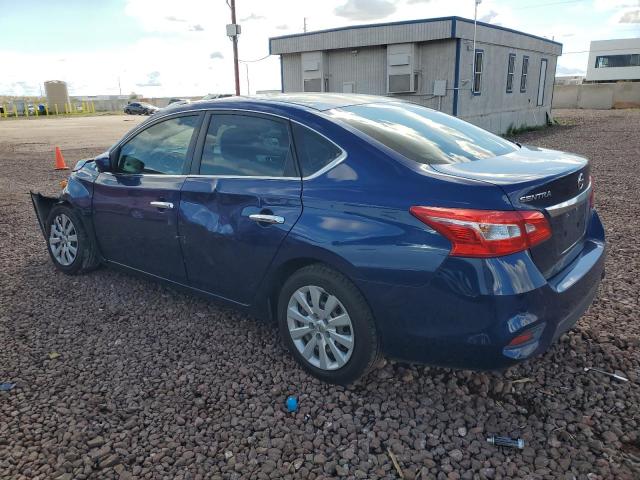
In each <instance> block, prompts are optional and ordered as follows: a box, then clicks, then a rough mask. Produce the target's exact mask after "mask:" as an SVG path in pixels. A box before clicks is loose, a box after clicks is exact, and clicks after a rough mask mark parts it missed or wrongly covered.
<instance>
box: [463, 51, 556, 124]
mask: <svg viewBox="0 0 640 480" xmlns="http://www.w3.org/2000/svg"><path fill="white" fill-rule="evenodd" d="M467 44H468V46H469V48H467V45H465V42H464V41H463V43H462V48H461V52H460V79H461V83H460V92H459V100H458V102H459V103H458V114H459V116H460V117H462V118H464V119H465V120H468V121H470V122H472V123H474V124H476V125H479V126H481V127H483V128H486V129H488V130H491V131H493V132H496V133H505V132H506V131H507V130H508V129H509V128H510V127H515V128H520V127H523V126H534V125H544V124H545V122H546V114H547V113H549V114H550V113H551V98H552V92H553V80H554V78H553V76H554V72H555V67H556V60H557V57H556V56H554V55H547V54H541V53H540V52H536V51H531V50H522V49H517V48H509V47H504V46H501V45H488V44H484V43H480V42H478V44H477V48H479V49H483V50H484V59H483V61H484V67H483V78H482V91H481V92H480V95H472V94H471V82H472V78H473V75H472V70H473V54H472V51H471V50H472V47H471V44H470V43H468V42H467ZM510 53H515V54H516V64H515V74H514V78H513V81H514V88H513V92H512V93H507V92H506V85H507V64H508V61H509V54H510ZM525 55H526V56H528V57H529V73H528V79H527V90H526V92H524V93H522V92H520V88H519V86H520V78H521V75H522V58H523V56H525ZM542 58H546V59H547V61H548V64H547V75H546V84H545V94H544V104H543V105H542V106H539V107H538V106H536V101H537V98H538V81H539V72H540V61H541V59H542ZM464 80H467V82H464Z"/></svg>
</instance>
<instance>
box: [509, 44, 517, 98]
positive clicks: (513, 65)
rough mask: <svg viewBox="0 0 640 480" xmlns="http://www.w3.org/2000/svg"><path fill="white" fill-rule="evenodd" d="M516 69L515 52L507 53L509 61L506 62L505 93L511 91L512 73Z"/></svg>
mask: <svg viewBox="0 0 640 480" xmlns="http://www.w3.org/2000/svg"><path fill="white" fill-rule="evenodd" d="M515 70H516V54H515V53H510V54H509V63H508V64H507V93H511V92H513V74H514V72H515Z"/></svg>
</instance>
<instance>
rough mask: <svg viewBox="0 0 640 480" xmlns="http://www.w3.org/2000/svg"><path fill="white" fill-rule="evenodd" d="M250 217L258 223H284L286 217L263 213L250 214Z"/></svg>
mask: <svg viewBox="0 0 640 480" xmlns="http://www.w3.org/2000/svg"><path fill="white" fill-rule="evenodd" d="M249 218H250V219H251V220H253V221H254V222H258V223H270V224H274V223H278V224H281V223H284V217H281V216H280V215H265V214H263V213H254V214H252V215H249Z"/></svg>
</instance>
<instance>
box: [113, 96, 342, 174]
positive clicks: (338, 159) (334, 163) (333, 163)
mask: <svg viewBox="0 0 640 480" xmlns="http://www.w3.org/2000/svg"><path fill="white" fill-rule="evenodd" d="M216 110H217V109H215V108H211V107H205V108H194V109H191V110H181V111H179V112H170V113H165V114H163V115H158V114H156V115H154V116H153V117H151V119H153V120H154V121H153V124H155V123H158V122H160V121H162V120H163V119H167V120H168V119H169V118H171V117H172V116H175V117H178V116H181V115H185V116H187V115H188V114H192V113H197V114H199V113H200V112H205V113H209V112H210V113H212V114H213V113H215V112H216ZM219 111H220V112H222V113H221V114H222V115H224V113H223V112H241V113H253V114H258V115H265V116H271V117H275V118H280V119H282V120H286V121H287V122H293V123H296V124H298V125H300V126H301V127H304V128H307V129H309V130H311V131H312V132H313V133H315V134H317V135H320V136H321V137H322V138H324V139H325V140H327V141H328V142H330V143H332V144H333V145H335V146H336V147H337V148H338V149H339V150H340V152H341V153H340V155H338V156H337V157H336V158H335V159H334V160H332V161H331V162H329V163H328V164H326V165H325V166H324V167H322V168H321V169H320V170H318V171H317V172H314V173H312V174H311V175H307V176H306V177H267V176H264V177H263V176H259V175H256V176H243V175H200V174H192V175H172V176H173V177H205V178H248V179H253V180H258V179H262V180H303V181H306V180H313V179H314V178H317V177H319V176H321V175H324V174H325V173H327V172H328V171H329V170H332V169H333V168H334V167H336V166H338V165H339V164H340V163H342V162H343V161H345V160H346V159H347V157H348V154H347V152H346V150H345V149H344V148H342V147H341V146H340V145H338V144H337V143H336V142H334V141H333V140H331V139H330V138H329V137H327V136H326V135H324V134H322V133H320V132H318V131H317V130H316V129H314V128H312V127H309V126H308V125H305V124H304V123H301V122H299V121H297V120H293V119H291V118H287V117H285V116H283V115H278V114H277V113H270V112H260V111H256V110H248V109H246V108H220V109H219ZM155 120H158V122H156V121H155ZM145 124H146V122H143V123H141V124H140V125H138V126H137V127H136V128H134V129H133V130H132V131H131V132H129V133H128V134H127V135H125V136H124V137H123V138H122V139H120V141H119V142H117V143H116V144H114V145H113V146H112V147H111V148H110V149H109V150H108V151H109V152H111V151H112V150H114V149H116V148H120V146H121V145H122V144H124V143H126V142H127V141H128V140H129V139H130V138H131V137H133V136H134V135H137V134H138V133H139V132H140V131H142V130H143V128H142V127H145V128H148V127H151V126H152V123H151V122H150V124H149V125H148V126H146V125H145ZM201 128H202V127H201ZM292 135H293V132H292ZM296 156H297V152H296ZM124 175H145V176H147V177H150V176H156V177H165V178H167V177H169V175H163V174H146V173H144V174H140V173H132V174H124Z"/></svg>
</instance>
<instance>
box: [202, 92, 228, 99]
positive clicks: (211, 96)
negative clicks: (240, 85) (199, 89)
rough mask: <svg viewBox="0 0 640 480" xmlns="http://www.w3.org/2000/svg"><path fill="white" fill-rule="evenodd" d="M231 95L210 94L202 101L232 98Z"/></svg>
mask: <svg viewBox="0 0 640 480" xmlns="http://www.w3.org/2000/svg"><path fill="white" fill-rule="evenodd" d="M232 96H233V95H232V94H230V93H209V94H207V95H205V96H204V97H202V98H201V100H216V99H218V98H227V97H232Z"/></svg>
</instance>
